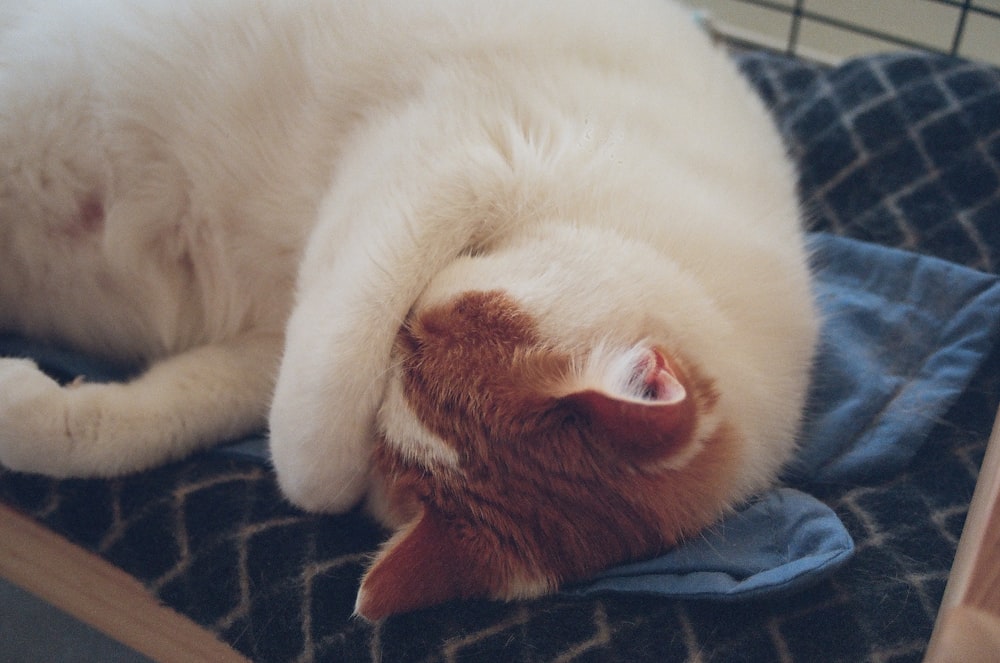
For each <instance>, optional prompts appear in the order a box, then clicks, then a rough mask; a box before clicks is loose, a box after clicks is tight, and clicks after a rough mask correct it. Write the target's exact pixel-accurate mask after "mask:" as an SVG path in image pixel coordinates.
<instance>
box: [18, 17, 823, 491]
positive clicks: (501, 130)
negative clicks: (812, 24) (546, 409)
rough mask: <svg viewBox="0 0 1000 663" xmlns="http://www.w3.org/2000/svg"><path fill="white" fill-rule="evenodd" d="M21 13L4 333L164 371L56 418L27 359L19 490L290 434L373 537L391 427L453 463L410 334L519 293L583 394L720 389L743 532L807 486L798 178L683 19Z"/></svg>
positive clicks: (279, 461)
mask: <svg viewBox="0 0 1000 663" xmlns="http://www.w3.org/2000/svg"><path fill="white" fill-rule="evenodd" d="M10 5H11V7H0V25H2V26H4V27H3V30H4V33H3V35H2V37H0V330H6V331H15V332H19V333H23V334H27V335H29V336H33V337H37V338H42V339H51V340H54V341H58V342H61V343H67V344H70V345H73V346H75V347H78V348H79V349H81V350H83V351H85V352H90V353H94V354H98V355H104V356H108V357H112V358H116V359H125V360H131V361H135V360H140V361H146V362H151V368H150V369H149V370H148V371H147V372H146V373H145V374H143V375H142V376H141V377H139V378H138V379H136V380H135V381H133V382H131V383H129V384H125V385H96V384H82V385H77V386H68V387H60V386H58V385H57V384H56V383H55V382H53V381H52V380H50V379H48V378H47V377H45V376H44V375H43V374H42V373H41V372H40V371H38V369H37V368H35V366H34V365H33V364H31V363H30V362H26V361H23V360H0V463H2V464H3V465H6V466H8V467H10V468H13V469H18V470H25V471H31V472H41V473H45V474H50V475H54V476H76V475H83V476H90V475H99V476H106V475H114V474H119V473H123V472H130V471H135V470H140V469H143V468H147V467H150V466H153V465H156V464H158V463H162V462H165V461H167V460H169V459H173V458H178V457H181V456H183V455H185V454H188V453H190V452H192V451H194V450H195V449H198V448H201V447H204V446H207V445H210V444H213V443H215V442H217V441H219V440H221V439H224V438H229V437H236V436H239V435H242V434H244V433H247V432H249V431H251V430H253V429H255V428H258V427H261V426H263V425H264V424H265V422H267V423H269V426H270V432H271V442H272V454H273V460H274V465H275V468H276V470H277V473H278V477H279V480H280V483H281V486H282V488H283V489H284V491H285V492H286V494H287V495H288V497H289V498H290V499H291V500H292V501H294V502H296V503H297V504H299V505H301V506H303V507H305V508H309V509H317V510H332V511H340V510H344V509H347V508H350V507H351V506H352V505H354V504H355V503H356V502H357V501H358V500H359V499H360V498H361V497H362V496H363V495H364V493H365V491H366V488H367V485H368V466H369V451H370V447H371V444H372V439H373V433H374V427H375V426H376V425H377V424H376V418H378V420H379V422H380V423H379V424H378V425H381V426H382V428H383V429H384V430H386V431H399V433H398V434H399V435H401V436H404V437H405V436H407V435H410V436H412V437H413V438H414V439H415V440H417V442H418V447H416V448H415V451H414V454H415V455H416V456H419V457H426V458H428V459H435V458H438V459H440V458H450V456H448V455H447V453H446V450H442V449H440V448H437V447H436V446H435V445H436V444H437V443H438V441H437V440H435V439H433V436H432V435H430V434H429V433H427V431H425V430H423V429H422V428H421V427H420V422H419V421H415V420H414V417H413V414H412V412H411V411H410V410H409V409H408V408H406V406H405V402H402V400H403V399H402V397H401V391H400V390H399V389H398V388H388V387H387V382H388V380H389V379H390V377H391V376H393V375H394V373H393V370H392V368H391V362H392V345H393V341H394V339H395V337H396V333H397V331H398V329H399V327H400V325H401V324H402V323H403V321H404V320H405V319H406V317H407V315H408V314H410V313H411V312H412V311H413V310H415V309H419V308H421V307H424V306H428V305H431V304H434V303H439V302H441V301H444V300H445V299H447V298H449V297H452V296H454V295H456V294H458V293H460V292H462V291H464V290H470V289H486V290H492V289H498V288H499V289H504V290H507V291H508V292H510V293H511V294H512V295H514V297H515V298H516V299H517V300H518V301H519V302H520V303H521V305H522V306H523V307H524V308H525V309H526V310H527V311H528V312H530V313H531V314H532V315H533V316H534V317H535V318H536V320H537V321H538V324H539V326H540V329H541V331H542V333H543V334H544V336H545V337H546V338H547V339H550V342H551V343H552V345H553V346H556V347H560V348H563V349H566V350H567V351H569V352H572V353H574V355H577V356H579V357H580V358H581V359H580V362H581V366H584V365H585V364H586V357H587V356H588V353H589V352H591V351H592V350H593V349H594V348H597V347H601V348H618V349H619V350H620V351H621V352H631V351H632V348H634V347H636V346H637V345H638V344H641V343H644V342H657V343H663V344H667V345H668V346H670V347H676V348H677V349H678V350H679V351H681V352H683V353H684V355H685V356H687V357H690V358H691V359H692V360H694V361H696V362H698V364H699V366H700V367H701V370H702V371H703V372H704V373H705V374H706V375H707V376H709V377H710V378H712V379H713V380H715V381H716V384H717V388H718V391H719V393H720V397H721V401H720V415H719V418H721V417H723V416H724V417H726V418H728V419H730V420H732V421H734V422H738V425H739V426H740V427H741V431H740V432H741V434H742V437H743V438H744V440H745V445H744V449H745V455H744V457H743V458H742V468H743V469H742V470H741V479H740V481H739V482H738V485H734V486H733V490H732V497H733V500H738V499H742V498H743V497H745V496H746V495H748V494H749V493H751V492H752V491H755V490H759V489H761V488H762V487H763V486H765V485H766V484H767V482H769V481H770V480H771V479H772V478H773V476H774V475H775V473H776V472H777V469H778V467H779V466H780V465H781V464H782V463H783V462H784V461H785V460H786V459H787V457H788V455H789V454H790V452H791V450H792V448H793V444H794V442H793V440H794V434H795V431H796V429H797V425H798V420H799V416H800V410H801V406H802V401H803V398H804V393H805V388H806V381H807V376H808V368H809V364H810V361H811V356H812V349H813V344H814V341H815V333H816V319H815V315H814V312H813V309H812V303H811V297H810V290H809V279H808V274H807V271H806V264H805V253H804V250H803V246H802V237H801V231H800V229H799V213H798V207H797V202H796V196H795V182H794V174H793V171H792V168H791V167H790V166H789V164H788V161H787V159H786V157H785V154H784V152H783V147H782V145H781V142H780V140H779V138H778V136H777V134H776V132H775V131H774V129H773V128H772V126H771V123H770V119H769V118H768V116H767V113H766V111H765V109H764V108H763V107H762V105H761V104H760V103H759V101H758V100H757V99H756V98H755V97H754V95H753V93H752V92H751V91H750V89H749V87H748V86H747V85H746V84H745V83H744V82H743V81H742V80H741V79H740V78H739V77H738V75H737V74H736V72H735V70H734V68H733V66H732V65H731V64H730V63H729V62H728V61H727V59H726V57H725V55H724V54H723V53H721V52H720V51H718V50H717V49H716V48H714V47H713V46H712V45H711V44H710V43H709V40H708V39H707V38H706V37H705V36H704V35H703V34H701V32H700V31H699V30H698V29H697V28H696V27H695V26H694V25H693V24H692V22H691V21H690V19H689V16H688V14H687V12H686V10H684V9H681V8H679V7H676V6H674V5H672V4H669V3H667V2H666V1H665V0H547V1H546V2H535V1H534V0H489V1H485V0H483V1H479V0H477V1H471V0H422V1H420V2H395V1H391V0H356V1H355V0H297V1H295V0H46V1H45V2H35V3H33V4H30V6H29V5H24V4H23V3H10ZM613 379H618V381H619V382H620V379H619V378H618V377H616V378H613ZM713 421H714V422H715V423H711V424H710V426H711V425H715V424H717V423H718V422H717V420H713ZM706 425H708V424H706ZM407 431H410V432H409V433H408V432H407ZM710 432H711V431H709V430H706V431H702V432H701V433H700V434H701V435H702V436H703V437H705V436H707V435H708V434H709V433H710ZM393 434H396V433H393ZM417 438H419V439H417Z"/></svg>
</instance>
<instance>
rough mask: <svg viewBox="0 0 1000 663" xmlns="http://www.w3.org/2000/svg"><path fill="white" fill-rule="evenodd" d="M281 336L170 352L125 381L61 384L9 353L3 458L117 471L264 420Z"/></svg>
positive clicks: (61, 473) (25, 466)
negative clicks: (166, 356) (173, 353)
mask: <svg viewBox="0 0 1000 663" xmlns="http://www.w3.org/2000/svg"><path fill="white" fill-rule="evenodd" d="M281 345H282V339H281V335H280V334H248V335H245V336H241V337H237V338H234V339H231V340H229V341H226V342H223V343H219V344H215V345H205V346H200V347H197V348H194V349H192V350H189V351H187V352H183V353H181V354H178V355H174V356H172V357H168V358H166V359H163V360H161V361H159V362H157V363H155V364H153V365H152V366H151V367H150V368H149V369H148V370H147V371H146V372H145V373H143V374H142V375H140V376H139V377H137V378H135V379H133V380H132V381H130V382H126V383H106V384H105V383H87V382H82V383H74V384H71V385H67V386H61V385H59V384H58V383H57V382H56V381H55V380H53V379H51V378H50V377H49V376H47V375H46V374H44V373H43V372H42V371H41V370H40V369H39V368H38V367H37V366H36V365H35V364H34V362H31V361H29V360H24V359H0V465H2V466H4V467H7V468H9V469H12V470H16V471H22V472H31V473H39V474H45V475H49V476H53V477H110V476H118V475H122V474H127V473H130V472H136V471H140V470H144V469H148V468H151V467H154V466H156V465H159V464H162V463H165V462H168V461H171V460H176V459H179V458H182V457H184V456H186V455H188V454H190V453H192V452H194V451H196V450H198V449H202V448H206V447H209V446H212V445H213V444H215V443H218V442H222V441H224V440H227V439H234V438H237V437H239V436H242V435H245V434H247V433H250V432H253V431H254V430H259V429H261V428H263V427H264V425H265V420H266V414H267V409H268V403H269V401H270V396H271V391H272V385H273V380H274V373H275V371H276V369H277V365H278V360H279V357H280V353H281Z"/></svg>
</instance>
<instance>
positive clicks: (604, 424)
mask: <svg viewBox="0 0 1000 663" xmlns="http://www.w3.org/2000/svg"><path fill="white" fill-rule="evenodd" d="M600 363H601V366H600V368H599V369H598V370H597V373H598V376H597V380H596V382H597V384H598V385H599V386H596V387H595V386H590V385H592V384H594V380H588V382H587V383H586V384H587V385H588V386H587V387H585V388H581V389H579V390H576V391H574V392H573V393H570V394H567V395H566V396H563V397H562V398H561V399H560V400H561V404H562V405H563V406H564V407H567V408H570V409H571V410H573V411H574V412H575V413H576V414H577V415H579V416H582V417H583V419H584V420H585V421H587V422H588V425H589V427H590V428H591V429H592V430H593V431H594V432H595V434H596V437H597V438H598V439H599V440H601V441H603V442H604V443H605V444H607V445H608V446H609V447H611V448H612V449H613V450H614V451H615V452H616V453H617V454H619V455H621V456H623V457H625V458H627V459H628V460H629V461H631V462H635V463H647V462H652V461H660V460H665V459H668V458H671V457H676V456H678V455H680V454H681V453H682V452H683V451H684V450H685V449H687V448H688V446H689V445H690V444H691V443H693V428H694V398H693V397H692V395H691V393H690V392H689V390H688V388H687V387H685V386H684V381H685V377H684V375H683V374H681V372H680V371H679V369H678V368H677V367H676V366H675V365H674V364H673V363H672V362H670V361H668V360H667V358H666V356H665V354H664V353H663V352H662V351H660V350H658V349H656V348H643V347H639V348H634V349H631V350H629V351H626V352H622V353H619V354H617V355H615V356H613V357H611V358H602V360H601V362H600Z"/></svg>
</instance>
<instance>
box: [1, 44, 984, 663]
mask: <svg viewBox="0 0 1000 663" xmlns="http://www.w3.org/2000/svg"><path fill="white" fill-rule="evenodd" d="M739 61H740V65H741V67H742V68H743V70H744V71H745V72H746V74H747V75H748V77H749V78H750V79H751V81H752V82H753V83H754V85H755V86H756V87H757V89H758V90H759V91H760V93H761V95H762V96H763V97H764V98H765V99H766V100H767V102H768V103H769V105H770V106H771V107H772V108H773V110H774V113H775V116H776V118H777V121H778V124H779V126H780V127H781V130H782V132H783V133H784V135H785V136H786V139H787V141H788V144H789V149H790V150H791V153H792V155H793V156H794V158H795V159H796V161H797V162H798V163H799V165H800V168H801V170H802V187H801V188H802V197H803V200H804V202H805V206H806V209H807V210H808V212H809V215H810V219H811V222H810V224H811V229H812V230H815V231H822V232H824V233H828V234H833V235H839V236H843V237H847V238H852V239H854V240H859V241H861V242H864V243H867V244H868V245H871V246H875V245H880V246H885V247H892V248H899V249H904V250H906V251H911V252H917V253H919V254H923V255H928V256H935V257H937V258H940V259H942V260H945V261H948V262H949V263H952V264H954V265H955V266H963V267H968V268H972V269H974V270H979V271H980V272H984V273H994V274H995V273H997V272H998V270H1000V72H998V71H997V70H996V69H993V68H991V67H988V66H985V65H978V64H973V63H969V62H966V61H962V60H956V59H950V58H945V57H939V56H932V55H923V54H901V55H886V56H875V57H868V58H862V59H858V60H854V61H851V62H848V63H846V64H844V65H843V66H840V67H837V68H832V69H831V68H824V67H820V66H816V65H812V64H808V63H805V62H802V61H800V60H796V59H791V58H785V57H781V56H775V55H769V54H762V53H749V54H743V55H741V56H739ZM859 269H863V267H859ZM987 312H989V310H987ZM988 320H989V316H985V317H982V322H983V325H993V324H995V323H992V322H989V321H988ZM3 343H4V344H5V346H4V347H5V353H6V352H11V349H10V348H16V347H21V348H22V349H24V350H25V351H26V352H31V353H34V354H35V356H38V357H39V359H40V360H41V361H42V363H43V364H45V363H46V360H48V364H49V366H50V367H51V368H53V369H57V368H58V367H60V366H62V367H63V369H62V370H64V371H66V372H67V374H68V375H67V376H68V377H71V376H72V374H73V373H74V372H86V371H79V370H78V367H77V366H74V364H73V362H78V361H83V362H86V359H85V358H79V357H75V356H67V355H66V354H65V353H58V352H53V351H51V350H48V349H46V350H38V349H37V348H32V347H30V346H26V345H24V344H23V343H22V342H21V341H19V340H17V339H4V340H3ZM19 344H20V345H19ZM46 353H51V354H50V355H46ZM980 363H981V366H980V368H979V370H978V372H977V374H976V375H975V376H974V377H972V378H971V381H970V382H968V384H966V383H965V382H963V383H962V384H963V385H964V386H962V387H961V388H959V389H958V393H956V394H954V395H953V397H954V402H953V403H952V404H951V405H950V407H948V408H947V409H946V410H945V411H943V412H941V413H940V414H939V415H935V416H934V417H933V419H932V420H930V421H929V422H928V423H929V424H930V425H929V426H927V427H926V428H927V430H925V431H924V433H923V435H922V437H921V438H920V439H919V440H917V442H916V443H915V444H914V445H913V447H914V449H913V455H912V457H910V458H905V459H903V460H902V461H901V462H900V463H898V466H896V467H894V468H893V469H892V470H891V471H889V472H884V473H881V474H879V475H878V476H874V477H864V478H863V479H858V478H856V477H845V476H829V475H822V476H821V475H815V474H809V475H800V476H798V477H797V478H795V477H792V478H790V479H789V480H790V481H793V482H794V484H795V487H796V488H797V489H798V490H801V491H804V492H806V493H808V494H810V495H812V496H813V497H815V498H817V499H818V500H820V501H821V502H822V503H823V504H825V505H826V507H828V508H829V509H830V510H831V511H832V512H833V513H835V514H836V515H837V517H838V518H839V520H840V521H841V522H842V523H843V525H844V527H845V528H846V530H847V532H849V534H850V537H851V538H852V539H853V541H854V556H853V558H852V559H851V560H850V561H848V562H847V563H846V564H844V565H843V566H841V567H839V568H838V569H837V570H836V571H834V572H833V574H832V575H830V576H828V577H825V579H821V580H818V581H817V582H814V583H812V584H810V585H809V586H806V587H803V588H799V589H798V590H797V591H795V592H793V593H783V594H780V595H777V596H770V595H764V596H757V597H746V598H745V599H744V600H740V601H729V602H724V603H720V602H718V601H707V600H692V599H684V598H676V597H670V596H665V595H663V594H650V593H648V592H638V593H623V592H620V591H611V592H606V591H602V592H594V593H589V594H584V595H575V594H569V593H566V594H560V595H557V596H553V597H549V598H546V599H542V600H538V601H532V602H525V603H514V604H496V603H490V602H468V603H462V604H453V605H445V606H440V607H437V608H433V609H428V610H424V611H420V612H417V613H413V614H409V615H402V616H398V617H394V618H391V619H389V620H387V621H386V622H384V623H382V624H380V625H378V626H374V627H373V626H371V625H368V624H366V623H363V622H361V621H358V620H354V619H352V618H351V617H350V613H351V609H352V606H353V600H354V594H355V591H356V588H357V582H358V579H359V577H360V574H361V571H362V569H363V567H364V564H365V562H366V560H367V555H368V554H369V553H370V552H371V551H373V550H374V549H375V548H376V547H377V545H378V544H379V542H380V541H381V539H382V537H383V533H382V532H380V531H379V530H378V529H377V528H375V527H374V526H373V525H372V524H371V523H370V522H369V521H368V520H366V519H365V518H364V517H363V516H361V515H360V514H357V513H353V514H349V515H347V516H341V517H321V516H314V515H309V514H304V513H302V512H300V511H297V510H296V509H294V508H293V507H291V506H289V505H287V504H286V503H285V502H283V500H282V499H281V497H280V495H279V494H278V492H277V488H276V485H275V482H274V479H273V477H272V475H271V473H270V472H269V470H268V469H267V468H266V466H263V465H261V464H260V463H259V462H256V461H254V460H253V459H245V458H242V457H239V456H221V455H200V456H197V457H194V458H191V459H188V460H186V461H184V462H181V463H177V464H173V465H170V466H168V467H164V468H160V469H158V470H155V471H152V472H148V473H144V474H141V475H137V476H132V477H126V478H122V479H116V480H110V481H79V480H71V481H52V480H48V479H43V478H39V477H33V476H27V475H19V474H14V473H9V472H5V471H3V470H0V499H2V500H4V501H5V502H7V503H9V504H12V505H14V506H16V507H18V508H20V509H22V510H24V511H25V512H27V513H29V514H31V515H32V516H34V517H35V518H37V519H38V520H40V521H41V522H43V523H44V524H46V525H47V526H49V527H50V528H52V529H53V530H55V531H57V532H60V533H61V534H63V535H65V536H66V537H68V538H69V539H71V540H73V541H75V542H77V543H79V544H80V545H82V546H84V547H86V548H88V549H91V550H94V551H96V552H97V553H98V554H100V555H101V556H103V557H104V558H106V559H108V560H110V561H111V562H112V563H114V564H115V565H117V566H119V567H121V568H122V569H124V570H125V571H127V572H128V573H130V574H132V575H134V576H135V577H137V578H138V579H140V580H141V581H142V582H143V583H144V584H145V585H146V586H147V587H148V588H149V589H150V591H152V592H153V593H154V594H155V595H156V596H157V597H158V598H159V599H160V600H161V601H163V602H164V603H166V604H168V605H170V606H172V607H173V608H175V609H177V610H178V611H180V612H182V613H184V614H187V615H189V616H190V617H191V618H193V619H194V620H195V621H197V622H198V623H200V624H203V625H205V626H206V627H207V628H209V629H211V630H213V631H215V632H217V633H218V634H219V636H220V637H221V638H222V639H224V640H226V641H228V642H230V643H231V644H232V645H233V646H234V647H235V648H236V649H238V650H240V651H242V652H244V653H245V654H246V655H247V656H248V657H250V658H252V659H253V660H255V661H293V660H302V661H368V660H373V661H374V660H382V661H776V660H781V661H860V660H879V661H910V660H912V661H919V660H920V658H921V656H922V653H923V650H924V648H925V646H926V643H927V639H928V637H929V635H930V631H931V628H932V625H933V620H934V618H935V615H936V612H937V607H938V604H939V602H940V599H941V594H942V592H943V589H944V585H945V582H946V580H947V573H948V570H949V568H950V565H951V561H952V558H953V556H954V552H955V546H956V544H957V541H958V537H959V535H960V533H961V527H962V524H963V521H964V518H965V513H966V509H967V502H968V499H969V496H970V495H971V493H972V489H973V487H974V485H975V480H976V476H977V472H978V467H979V463H980V461H981V459H982V454H983V449H984V446H985V441H986V438H987V436H988V434H989V428H990V424H991V423H992V418H993V415H994V413H995V412H996V408H997V404H998V402H1000V352H998V351H997V349H996V348H994V349H993V351H992V352H991V353H989V354H988V355H986V356H985V357H984V359H983V361H982V362H980Z"/></svg>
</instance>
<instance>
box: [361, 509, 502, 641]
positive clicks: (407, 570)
mask: <svg viewBox="0 0 1000 663" xmlns="http://www.w3.org/2000/svg"><path fill="white" fill-rule="evenodd" d="M452 534H453V533H452V532H451V530H450V529H449V527H448V525H447V522H446V520H445V518H444V517H443V516H441V515H440V514H439V513H438V512H437V511H436V510H434V509H432V508H425V509H424V511H423V513H422V515H421V516H420V517H419V518H418V519H417V520H416V521H415V522H414V523H411V524H410V525H408V526H407V527H405V528H404V529H402V530H401V531H399V532H398V533H396V534H395V535H394V536H393V537H392V538H391V539H389V541H388V542H387V543H386V544H385V546H384V547H383V548H382V550H381V551H380V552H379V555H378V557H376V559H375V562H374V564H372V566H371V568H369V570H368V572H367V573H366V574H365V576H364V578H363V579H362V581H361V589H360V590H359V591H358V599H357V602H356V603H355V606H354V612H355V614H357V615H359V616H360V617H363V618H365V619H367V620H369V621H378V620H380V619H383V618H385V617H388V616H390V615H394V614H397V613H402V612H409V611H411V610H416V609H418V608H424V607H427V606H431V605H436V604H438V603H443V602H445V601H449V600H452V599H458V598H470V597H474V596H481V595H483V594H485V593H486V587H485V586H479V585H478V584H477V583H476V581H475V577H476V576H477V575H480V574H477V573H475V572H474V569H475V568H476V567H478V566H479V565H478V564H475V563H474V560H471V559H468V555H466V551H465V550H464V548H463V547H462V546H461V542H460V541H456V540H455V537H453V536H452Z"/></svg>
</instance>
